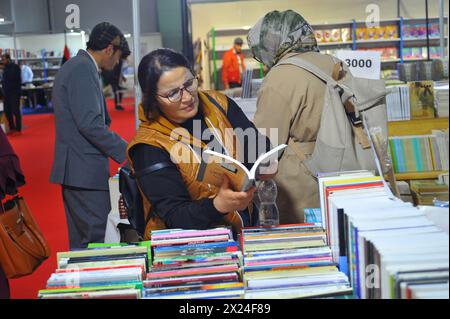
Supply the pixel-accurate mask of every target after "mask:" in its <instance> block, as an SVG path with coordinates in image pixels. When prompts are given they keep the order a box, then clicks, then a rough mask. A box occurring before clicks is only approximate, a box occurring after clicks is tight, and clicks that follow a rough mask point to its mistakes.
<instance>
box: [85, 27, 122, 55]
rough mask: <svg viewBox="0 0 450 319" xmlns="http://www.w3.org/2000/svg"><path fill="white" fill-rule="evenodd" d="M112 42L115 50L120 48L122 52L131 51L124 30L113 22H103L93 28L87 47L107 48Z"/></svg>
mask: <svg viewBox="0 0 450 319" xmlns="http://www.w3.org/2000/svg"><path fill="white" fill-rule="evenodd" d="M110 44H112V45H113V47H114V49H115V50H117V49H119V50H121V51H122V53H123V52H126V51H129V48H128V43H127V41H126V40H125V37H124V36H123V34H122V32H121V31H120V30H119V29H118V28H117V27H116V26H114V25H112V24H111V23H109V22H102V23H99V24H97V25H96V26H95V27H94V29H92V32H91V34H90V36H89V41H88V42H87V43H86V46H87V49H91V50H94V51H100V50H103V49H105V48H107V47H108V46H109V45H110Z"/></svg>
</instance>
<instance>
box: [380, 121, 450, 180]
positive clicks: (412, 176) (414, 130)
mask: <svg viewBox="0 0 450 319" xmlns="http://www.w3.org/2000/svg"><path fill="white" fill-rule="evenodd" d="M448 127H449V119H448V118H432V119H416V120H409V121H394V122H388V134H389V136H407V135H427V134H431V131H432V130H436V129H448ZM443 173H448V171H431V172H413V173H396V174H395V178H396V179H397V180H399V181H408V180H416V179H436V178H438V176H439V175H440V174H443Z"/></svg>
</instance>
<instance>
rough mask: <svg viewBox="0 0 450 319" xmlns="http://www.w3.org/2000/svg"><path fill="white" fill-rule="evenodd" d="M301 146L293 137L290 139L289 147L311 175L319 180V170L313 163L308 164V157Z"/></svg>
mask: <svg viewBox="0 0 450 319" xmlns="http://www.w3.org/2000/svg"><path fill="white" fill-rule="evenodd" d="M305 144H306V143H305ZM307 144H311V145H312V144H314V145H315V142H310V143H307ZM300 145H301V143H299V142H296V141H294V139H293V138H292V137H290V138H289V141H288V147H289V148H290V149H291V150H292V151H293V152H294V153H295V155H297V157H298V158H299V159H300V163H301V164H302V165H304V166H305V167H306V171H307V172H308V173H309V175H311V176H312V177H314V178H317V173H318V172H319V170H318V169H317V167H316V166H315V165H314V163H312V162H311V161H309V162H307V160H308V157H307V156H306V153H305V152H304V151H303V150H302V147H301V146H300Z"/></svg>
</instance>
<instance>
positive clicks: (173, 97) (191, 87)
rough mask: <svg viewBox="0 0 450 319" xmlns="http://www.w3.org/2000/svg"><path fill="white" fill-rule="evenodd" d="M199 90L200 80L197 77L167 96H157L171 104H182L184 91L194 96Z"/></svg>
mask: <svg viewBox="0 0 450 319" xmlns="http://www.w3.org/2000/svg"><path fill="white" fill-rule="evenodd" d="M197 88H198V80H197V78H196V77H195V78H192V79H190V80H187V81H186V82H184V84H183V86H181V87H179V88H177V89H173V90H172V91H170V92H169V93H167V94H166V95H161V94H157V95H158V96H160V97H163V98H166V99H168V100H169V102H171V103H177V102H180V101H181V99H182V98H183V91H184V90H186V91H188V92H189V94H193V93H194V92H195V91H196V90H197Z"/></svg>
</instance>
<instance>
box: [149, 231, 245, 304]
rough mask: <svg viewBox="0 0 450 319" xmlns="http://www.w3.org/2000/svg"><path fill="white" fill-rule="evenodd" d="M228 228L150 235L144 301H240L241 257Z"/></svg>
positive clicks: (153, 233)
mask: <svg viewBox="0 0 450 319" xmlns="http://www.w3.org/2000/svg"><path fill="white" fill-rule="evenodd" d="M232 238H233V237H232V233H231V230H230V229H229V228H214V229H209V230H183V229H168V230H160V231H152V233H151V243H152V244H151V245H152V248H153V263H152V269H151V271H150V273H148V274H147V278H146V280H145V281H144V291H143V297H144V298H147V299H177V298H182V299H190V298H242V297H243V295H244V287H243V283H242V279H241V278H242V277H241V273H240V271H241V269H240V268H241V267H240V264H241V259H242V253H241V252H240V251H239V249H238V244H237V242H236V241H234V240H232Z"/></svg>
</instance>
